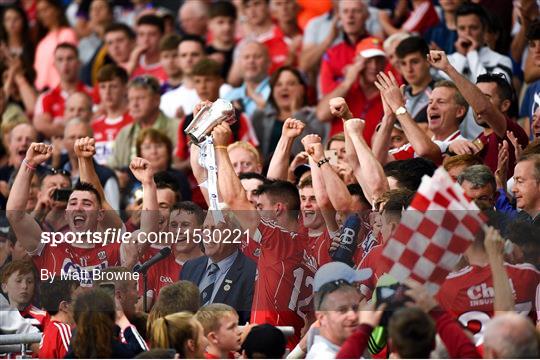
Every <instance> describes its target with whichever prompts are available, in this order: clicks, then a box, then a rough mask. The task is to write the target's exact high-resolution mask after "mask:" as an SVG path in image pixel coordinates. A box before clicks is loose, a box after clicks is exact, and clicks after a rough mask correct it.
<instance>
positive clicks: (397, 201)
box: [379, 189, 414, 222]
mask: <svg viewBox="0 0 540 360" xmlns="http://www.w3.org/2000/svg"><path fill="white" fill-rule="evenodd" d="M383 197H386V201H385V203H384V205H383V207H382V209H379V210H380V213H381V214H384V215H385V216H390V217H391V218H393V219H395V220H396V222H398V221H399V220H400V219H401V215H402V214H403V211H404V210H406V209H407V208H408V207H409V205H410V204H411V202H412V199H413V198H414V192H412V191H411V190H408V189H394V190H388V191H387V192H386V193H384V194H383Z"/></svg>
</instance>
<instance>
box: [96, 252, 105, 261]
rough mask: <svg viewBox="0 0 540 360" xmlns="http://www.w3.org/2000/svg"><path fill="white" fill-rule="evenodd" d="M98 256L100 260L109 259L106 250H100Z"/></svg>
mask: <svg viewBox="0 0 540 360" xmlns="http://www.w3.org/2000/svg"><path fill="white" fill-rule="evenodd" d="M97 257H98V259H99V260H105V259H107V253H106V252H105V251H100V252H98V253H97Z"/></svg>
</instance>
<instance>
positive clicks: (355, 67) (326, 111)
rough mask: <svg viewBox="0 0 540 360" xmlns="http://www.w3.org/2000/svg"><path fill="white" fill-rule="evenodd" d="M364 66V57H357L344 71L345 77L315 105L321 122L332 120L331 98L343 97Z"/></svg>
mask: <svg viewBox="0 0 540 360" xmlns="http://www.w3.org/2000/svg"><path fill="white" fill-rule="evenodd" d="M364 67H365V59H364V58H361V57H360V58H359V59H358V60H357V61H356V62H354V63H353V64H351V65H350V66H349V67H348V68H347V71H346V73H345V79H344V80H343V81H342V82H341V83H340V84H339V85H338V86H337V87H336V88H335V89H334V90H333V91H331V92H330V93H328V94H327V95H325V96H324V97H323V98H322V99H321V100H320V101H319V104H318V105H317V119H319V120H320V121H322V122H328V121H332V118H333V117H332V113H331V111H330V108H329V106H328V105H329V103H330V100H331V99H333V98H344V97H345V96H346V95H347V93H348V92H349V90H350V89H351V86H352V85H353V84H354V82H355V81H357V80H358V74H360V72H361V71H362V70H363V69H364Z"/></svg>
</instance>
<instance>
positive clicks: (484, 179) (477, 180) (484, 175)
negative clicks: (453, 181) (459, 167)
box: [457, 165, 497, 191]
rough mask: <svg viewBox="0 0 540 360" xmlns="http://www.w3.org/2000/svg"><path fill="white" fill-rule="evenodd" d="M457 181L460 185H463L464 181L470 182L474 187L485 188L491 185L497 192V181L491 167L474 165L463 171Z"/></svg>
mask: <svg viewBox="0 0 540 360" xmlns="http://www.w3.org/2000/svg"><path fill="white" fill-rule="evenodd" d="M457 181H458V183H459V184H460V185H463V182H464V181H468V182H470V183H471V184H472V185H473V186H474V187H484V186H486V185H491V187H492V188H493V191H496V190H497V182H496V181H495V175H493V172H492V171H491V169H490V168H489V167H487V166H486V165H472V166H469V167H468V168H466V169H465V170H463V172H462V173H461V174H459V176H458V178H457Z"/></svg>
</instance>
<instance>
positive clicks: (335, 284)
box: [318, 279, 352, 310]
mask: <svg viewBox="0 0 540 360" xmlns="http://www.w3.org/2000/svg"><path fill="white" fill-rule="evenodd" d="M343 286H352V285H351V283H350V282H348V281H347V280H344V279H339V280H334V281H330V282H327V283H326V284H324V285H323V286H321V288H320V289H319V291H318V293H319V294H320V295H319V296H320V299H321V301H320V304H322V303H323V301H324V298H325V297H326V295H330V294H331V293H333V292H334V291H336V290H338V289H340V288H341V287H343ZM318 310H320V309H318Z"/></svg>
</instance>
